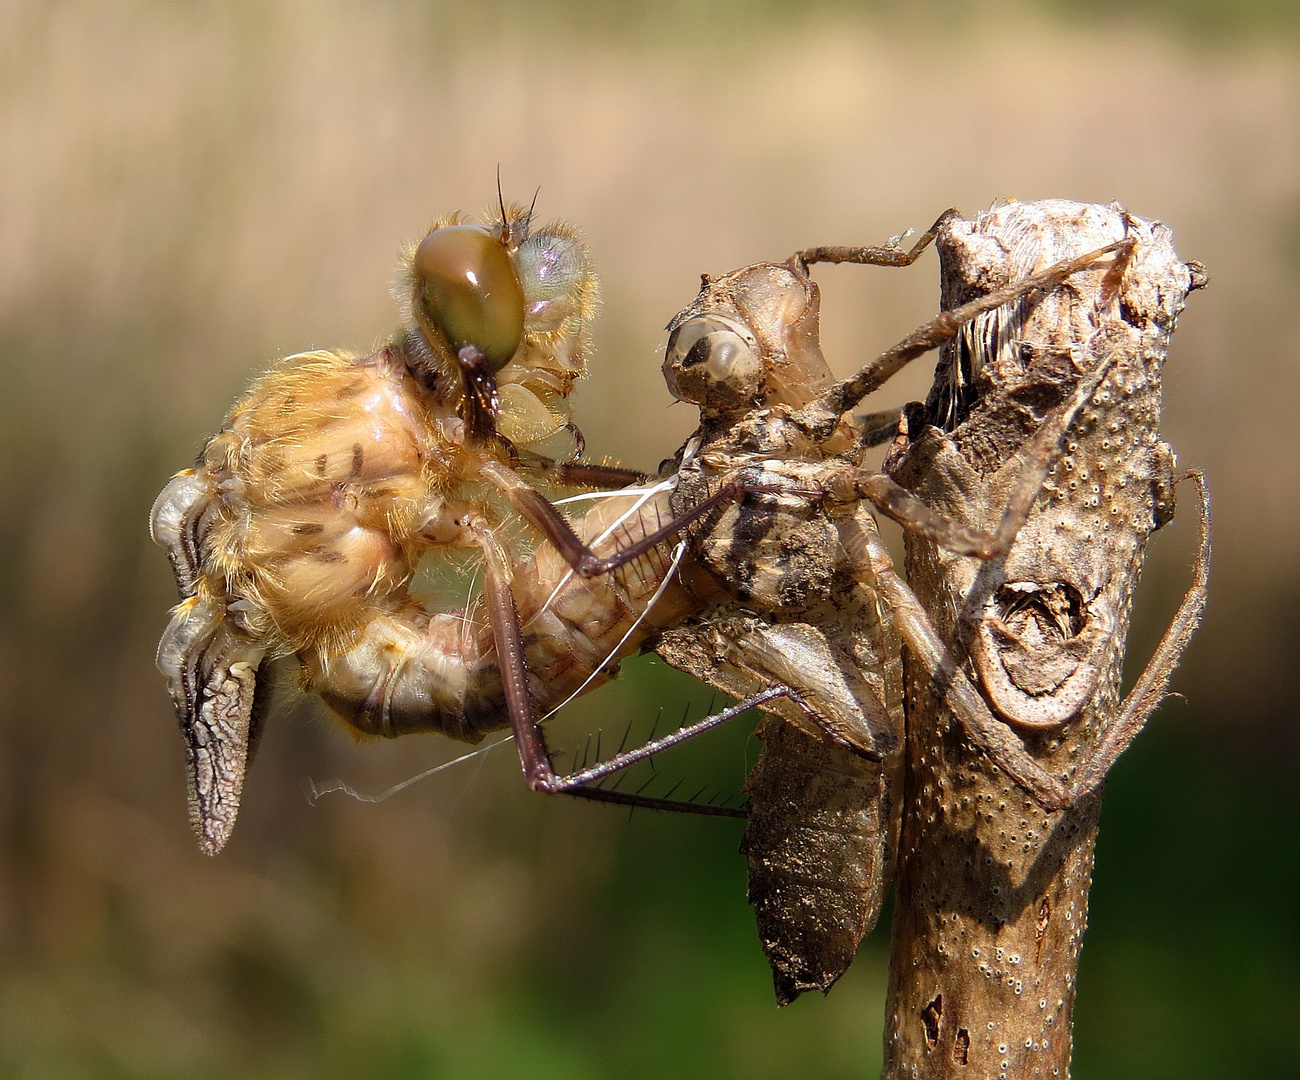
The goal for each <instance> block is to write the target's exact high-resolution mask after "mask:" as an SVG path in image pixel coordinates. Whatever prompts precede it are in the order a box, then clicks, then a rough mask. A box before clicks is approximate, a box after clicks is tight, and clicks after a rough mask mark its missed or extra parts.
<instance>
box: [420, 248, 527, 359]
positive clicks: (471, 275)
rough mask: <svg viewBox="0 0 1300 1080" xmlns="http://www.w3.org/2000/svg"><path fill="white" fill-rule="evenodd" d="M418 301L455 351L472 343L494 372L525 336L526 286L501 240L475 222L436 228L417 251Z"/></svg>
mask: <svg viewBox="0 0 1300 1080" xmlns="http://www.w3.org/2000/svg"><path fill="white" fill-rule="evenodd" d="M414 271H415V286H416V303H417V304H419V305H420V306H421V307H422V308H423V313H424V315H425V316H426V317H427V318H428V320H429V321H430V322H432V323H433V325H434V327H435V328H437V330H439V331H440V332H441V333H442V335H443V336H444V337H445V338H446V339H447V344H448V345H450V346H451V351H452V352H453V353H455V352H459V351H460V350H461V348H463V347H464V346H466V345H473V346H475V347H476V348H477V349H478V350H479V351H480V352H482V353H483V355H484V356H485V357H487V361H488V363H489V364H490V365H491V366H492V369H493V370H494V371H499V370H501V368H503V367H505V365H506V364H508V363H509V362H510V358H511V357H512V356H514V355H515V352H516V350H518V348H519V343H520V342H521V341H522V340H523V336H524V290H523V289H522V287H521V286H520V284H519V277H518V275H516V274H515V269H514V267H513V266H512V265H511V262H510V256H509V255H507V254H506V251H505V248H503V247H502V246H501V243H500V241H499V240H498V239H497V238H496V237H495V236H494V235H493V234H492V233H491V232H489V231H488V230H487V229H483V228H480V227H479V226H477V225H448V226H445V227H444V228H441V229H434V230H433V232H431V233H429V235H428V236H426V237H425V238H424V240H423V241H421V243H420V246H419V247H418V248H416V249H415V259H414Z"/></svg>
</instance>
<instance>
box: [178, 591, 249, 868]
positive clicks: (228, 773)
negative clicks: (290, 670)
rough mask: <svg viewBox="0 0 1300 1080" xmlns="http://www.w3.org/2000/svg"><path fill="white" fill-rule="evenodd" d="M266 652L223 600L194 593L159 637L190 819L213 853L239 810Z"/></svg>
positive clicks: (223, 841) (221, 844) (204, 846)
mask: <svg viewBox="0 0 1300 1080" xmlns="http://www.w3.org/2000/svg"><path fill="white" fill-rule="evenodd" d="M264 656H265V650H263V649H260V648H257V647H256V646H255V645H254V644H253V643H252V642H251V641H250V640H249V639H248V638H247V637H246V636H244V635H243V634H241V633H240V632H239V631H238V630H236V629H234V628H233V627H232V626H231V625H230V623H229V622H228V621H227V620H226V618H225V610H224V607H223V606H222V605H220V604H218V603H216V602H214V601H211V600H200V599H197V598H193V597H191V598H190V599H187V600H185V601H183V602H182V603H181V604H180V605H179V606H178V607H176V608H175V609H174V611H173V612H172V618H171V622H170V623H169V624H168V626H167V629H166V631H164V633H163V636H162V640H161V641H160V642H159V643H158V670H159V671H161V672H162V673H163V675H164V676H166V679H167V688H168V690H169V691H170V693H171V696H172V704H173V705H174V706H175V707H176V716H177V718H178V719H179V720H180V725H181V735H182V736H183V737H184V739H185V771H186V775H187V778H188V781H189V805H190V824H191V825H192V826H193V827H194V832H195V835H196V836H197V837H198V841H199V847H200V848H202V849H203V851H204V853H205V854H208V855H215V854H217V852H219V851H220V850H221V849H222V848H223V847H225V845H226V841H227V840H229V839H230V833H231V830H232V829H233V828H234V826H235V817H236V816H237V815H238V813H239V797H240V794H241V792H242V791H243V788H244V774H245V772H246V771H247V768H248V762H249V759H250V758H251V757H252V754H253V751H254V749H255V748H256V745H257V738H258V736H259V735H260V734H261V727H262V719H263V717H264V715H265V712H266V704H267V698H268V697H269V689H270V686H269V683H270V681H271V680H270V677H269V672H266V671H263V672H262V673H261V675H260V676H259V668H261V667H262V660H263V657H264Z"/></svg>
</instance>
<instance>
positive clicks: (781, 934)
mask: <svg viewBox="0 0 1300 1080" xmlns="http://www.w3.org/2000/svg"><path fill="white" fill-rule="evenodd" d="M757 734H758V737H759V739H761V740H762V743H763V751H762V753H761V754H760V755H759V759H758V764H757V765H755V766H754V771H753V772H752V773H751V774H750V777H749V781H748V783H746V785H745V791H746V792H747V793H748V795H749V797H750V799H751V806H750V811H749V822H748V823H747V824H746V826H745V833H744V836H743V837H742V839H741V842H740V850H741V853H742V854H744V855H745V856H747V857H748V859H749V902H750V903H751V904H753V905H754V917H755V919H756V921H757V923H758V936H759V940H760V941H761V942H762V944H763V951H764V952H765V953H766V954H767V958H768V961H769V962H770V963H771V965H772V977H773V982H774V983H775V986H776V996H777V1000H778V1002H780V1004H782V1005H788V1004H789V1003H790V1002H791V1001H793V1000H794V999H795V998H797V997H798V996H799V995H800V994H802V993H804V992H805V991H807V990H820V991H822V992H823V993H825V992H826V991H827V990H829V989H830V988H831V986H832V985H833V984H834V982H835V980H836V979H838V978H839V977H840V975H842V974H843V973H844V971H845V970H846V969H847V968H848V966H849V964H850V963H852V961H853V956H854V953H856V952H857V948H858V943H859V942H861V940H862V938H863V937H864V936H865V935H866V934H868V933H869V932H870V931H871V928H872V927H873V926H875V924H876V920H877V918H879V916H880V907H881V904H882V903H883V902H884V898H885V893H886V891H887V890H888V887H889V881H890V878H891V877H892V869H893V858H894V844H895V841H894V837H893V835H892V829H893V826H892V824H891V823H892V821H893V817H894V806H893V802H894V800H895V799H897V797H898V793H897V792H896V791H895V790H893V787H892V785H891V783H890V782H889V778H888V777H887V776H886V775H885V766H884V764H882V763H881V762H879V761H870V760H868V759H867V758H864V757H862V756H861V755H860V754H857V753H855V752H853V751H852V750H849V749H848V748H847V747H842V746H839V745H837V744H835V743H832V742H830V741H828V740H825V739H817V738H813V737H812V736H810V735H807V734H805V733H804V732H803V731H800V730H799V729H798V728H797V727H795V725H793V724H791V723H789V722H787V721H785V720H783V719H781V718H780V717H777V716H768V717H766V718H765V719H764V720H763V722H762V724H760V725H759V728H758V732H757Z"/></svg>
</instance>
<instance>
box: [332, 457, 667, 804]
mask: <svg viewBox="0 0 1300 1080" xmlns="http://www.w3.org/2000/svg"><path fill="white" fill-rule="evenodd" d="M676 486H677V477H676V475H674V476H672V477H670V478H669V479H667V480H664V481H662V482H660V483H658V484H655V485H653V486H652V487H648V488H622V489H620V490H618V491H589V492H585V493H583V494H580V495H571V496H569V497H568V498H567V499H558V500H556V502H555V505H556V506H561V505H563V504H564V503H571V502H581V501H583V500H586V499H612V498H616V497H619V496H624V495H638V496H640V498H639V499H638V500H637V502H636V503H635V504H633V506H632V507H630V508H629V509H628V511H627V512H626V513H625V514H623V515H622V516H621V517H619V519H618V520H617V521H615V522H614V523H613V524H612V525H610V526H609V528H608V529H606V530H605V531H604V532H603V533H601V534H600V535H599V536H598V537H597V538H596V539H595V540H593V541H592V543H591V546H592V547H594V546H595V545H596V544H599V543H600V542H601V541H602V540H605V539H606V538H607V537H608V536H610V535H611V534H612V533H613V532H614V530H615V529H617V528H618V527H619V526H620V525H622V524H623V522H625V521H626V520H627V519H628V518H629V517H631V516H632V515H633V514H636V513H637V512H638V511H640V509H641V507H642V506H644V505H645V504H646V503H647V502H649V501H650V499H652V498H654V496H656V495H658V494H659V493H660V492H662V491H671V490H672V489H674V488H675V487H676ZM685 554H686V543H685V541H683V542H681V543H679V544H678V545H677V547H676V548H675V549H674V550H673V559H672V563H671V565H670V566H669V569H668V573H667V574H665V575H664V579H663V581H662V582H660V584H659V588H657V589H656V590H655V594H654V596H652V597H651V598H650V602H649V603H648V604H647V605H646V606H645V609H644V610H643V611H642V612H641V614H640V615H638V616H637V619H636V621H635V622H634V623H633V624H632V625H631V627H630V628H629V629H628V631H627V633H626V634H624V635H623V637H622V638H621V639H620V640H619V643H618V645H617V646H616V647H615V649H614V651H615V652H617V651H618V650H619V649H621V648H622V647H623V643H624V642H625V641H627V639H628V638H629V637H631V636H632V634H633V633H634V632H635V631H636V628H637V627H638V626H640V625H641V622H642V621H643V620H644V619H645V617H646V616H647V615H648V614H649V613H650V611H651V610H652V609H653V608H654V606H655V604H656V603H658V601H659V598H660V597H661V596H662V595H663V593H664V590H665V589H667V587H668V585H669V584H670V583H671V581H672V579H673V576H674V575H675V574H676V573H677V568H678V567H679V566H680V565H681V562H682V558H683V556H684V555H685ZM477 573H478V572H477V570H476V571H475V576H477ZM572 577H573V571H572V570H569V571H568V572H567V573H566V574H565V575H564V577H563V578H562V579H561V580H560V583H559V584H558V585H557V586H556V587H555V590H554V591H553V592H552V593H551V595H550V596H549V597H547V600H546V603H545V604H543V605H542V607H541V609H540V610H539V611H538V613H537V614H538V615H540V614H541V613H542V612H544V611H546V609H547V608H549V607H550V605H551V602H552V601H553V600H554V599H555V597H556V596H557V595H558V594H559V592H560V589H561V588H563V587H564V585H565V583H566V582H568V581H569V579H570V578H572ZM470 587H471V591H472V589H473V583H472V582H471V586H470ZM472 602H473V601H472V600H467V601H466V604H465V621H466V622H467V623H468V621H469V608H470V604H471V603H472ZM536 617H537V616H536V615H534V616H533V618H534V619H535V618H536ZM529 621H530V622H531V621H532V620H529ZM599 673H600V672H599V669H597V670H596V671H594V672H592V673H591V675H589V676H588V677H587V679H586V681H585V682H583V684H582V685H581V686H579V687H578V689H576V690H575V691H574V692H573V693H572V694H570V695H569V696H568V697H567V698H565V699H564V700H563V701H562V702H560V704H559V705H557V706H556V707H555V708H554V709H552V710H551V711H550V712H548V713H547V714H546V715H545V716H544V717H542V720H549V719H550V718H551V717H552V716H554V715H555V714H556V713H557V712H559V711H560V709H562V708H564V706H565V705H568V704H569V702H571V701H573V699H574V698H576V697H578V696H579V695H580V694H581V693H582V692H583V690H585V689H586V688H587V686H588V685H589V684H590V683H591V680H592V679H594V678H595V677H596V676H597V675H598V674H599ZM540 722H541V721H539V723H540ZM513 740H514V736H513V735H507V736H506V737H505V738H503V739H498V740H497V741H496V742H494V743H489V744H488V745H487V746H481V747H479V748H478V749H477V750H471V751H470V752H469V753H468V754H462V755H461V756H460V757H458V758H452V760H451V761H444V762H443V763H442V764H441V765H435V766H434V767H433V768H431V769H425V770H424V772H422V773H417V774H416V775H415V776H410V777H407V779H405V780H403V781H401V782H400V783H397V784H394V785H393V786H392V787H389V788H385V789H384V790H383V791H381V792H380V793H379V794H378V795H366V794H363V793H362V792H359V791H357V790H356V789H355V788H354V787H352V786H351V785H350V784H348V783H347V782H346V781H343V780H331V781H329V782H328V783H325V784H321V785H319V786H318V785H317V784H316V782H315V781H314V780H309V781H308V784H309V785H310V787H311V795H310V797H309V801H310V802H311V803H313V804H314V803H315V802H316V800H317V799H319V798H320V797H321V796H322V795H333V794H336V793H338V792H342V793H343V794H344V795H348V796H350V797H351V798H353V799H356V800H357V802H364V803H381V802H384V801H385V800H387V799H390V798H392V796H394V795H397V794H398V793H400V792H402V791H405V790H406V789H407V788H408V787H412V786H413V785H415V784H418V783H420V782H421V781H423V780H427V779H428V778H429V777H431V776H436V775H437V774H438V773H440V772H442V771H443V770H445V769H450V768H451V767H452V766H454V765H463V764H464V763H465V762H467V761H472V760H474V759H475V758H478V757H481V756H482V755H484V754H487V753H488V752H489V751H492V750H495V749H496V748H497V747H498V746H503V745H504V744H506V743H508V742H512V741H513Z"/></svg>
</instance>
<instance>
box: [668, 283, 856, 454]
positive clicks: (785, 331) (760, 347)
mask: <svg viewBox="0 0 1300 1080" xmlns="http://www.w3.org/2000/svg"><path fill="white" fill-rule="evenodd" d="M820 307H821V294H820V292H819V290H818V288H817V283H816V282H814V281H813V280H812V279H811V278H810V277H809V276H808V274H807V272H806V271H805V270H804V268H803V267H802V266H801V265H800V264H799V263H798V261H797V260H795V259H791V260H790V261H789V262H785V263H759V264H757V265H755V266H749V267H746V268H745V269H743V270H738V271H735V272H734V273H730V274H726V275H723V276H722V277H717V278H711V277H709V276H707V275H705V276H704V277H703V278H702V283H701V287H700V292H699V295H698V296H697V297H696V298H695V300H694V302H693V303H692V304H691V305H690V306H689V307H687V308H686V309H685V310H684V311H682V312H681V313H680V314H679V315H678V316H677V317H676V318H675V319H673V321H672V322H671V323H669V325H668V330H669V338H668V348H667V352H666V354H665V357H664V364H663V372H664V378H665V380H666V381H667V383H668V389H669V391H670V392H671V393H672V395H673V396H674V397H675V398H677V399H678V400H679V401H686V402H690V403H692V404H695V405H698V406H699V409H700V418H701V426H700V435H701V437H702V441H703V443H704V444H705V445H706V446H707V445H708V444H710V443H713V442H718V441H723V442H726V443H727V444H728V445H729V446H730V447H731V448H733V450H735V451H737V452H745V451H751V452H753V453H755V454H763V453H771V454H776V455H778V456H796V455H807V454H811V455H813V456H820V455H822V454H835V453H843V452H845V451H849V450H851V449H852V443H853V440H852V438H851V436H850V435H849V434H848V432H847V429H845V430H844V431H837V432H836V434H835V435H834V436H832V438H831V439H829V440H817V441H816V445H814V442H813V440H810V439H809V438H808V437H807V436H806V435H805V434H804V433H803V432H802V431H801V430H800V429H799V427H798V426H797V425H796V424H794V423H793V422H792V420H791V418H792V417H793V415H794V414H795V413H796V412H797V411H798V410H799V409H801V408H803V407H804V406H806V405H808V404H809V403H810V402H811V401H813V400H814V399H815V398H816V397H817V395H818V394H819V393H821V392H822V391H823V390H825V389H827V388H828V387H829V386H831V385H832V384H833V383H834V381H835V378H834V375H833V374H832V372H831V369H830V367H829V365H828V364H827V363H826V358H825V357H824V356H823V354H822V350H821V344H820V340H819V337H820Z"/></svg>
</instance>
